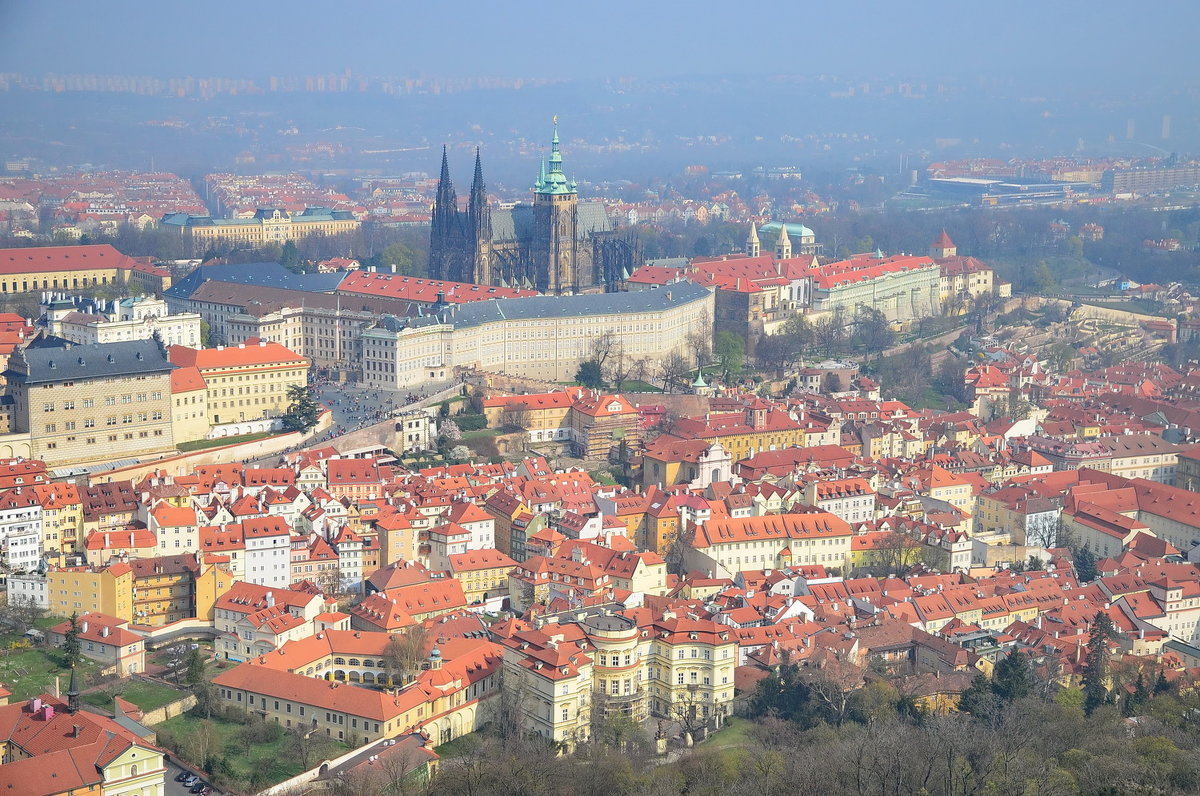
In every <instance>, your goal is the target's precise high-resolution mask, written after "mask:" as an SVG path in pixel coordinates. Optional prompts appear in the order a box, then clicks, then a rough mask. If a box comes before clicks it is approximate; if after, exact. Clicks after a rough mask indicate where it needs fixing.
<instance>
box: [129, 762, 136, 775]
mask: <svg viewBox="0 0 1200 796" xmlns="http://www.w3.org/2000/svg"><path fill="white" fill-rule="evenodd" d="M129 776H131V777H136V776H137V763H134V764H133V765H131V766H130V767H129Z"/></svg>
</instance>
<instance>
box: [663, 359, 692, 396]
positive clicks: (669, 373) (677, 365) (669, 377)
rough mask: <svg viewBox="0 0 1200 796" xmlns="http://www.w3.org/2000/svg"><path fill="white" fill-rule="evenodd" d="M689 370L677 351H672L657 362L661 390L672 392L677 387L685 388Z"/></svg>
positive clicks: (685, 361)
mask: <svg viewBox="0 0 1200 796" xmlns="http://www.w3.org/2000/svg"><path fill="white" fill-rule="evenodd" d="M690 370H691V368H689V367H688V363H687V360H686V359H684V357H683V354H680V353H679V352H678V351H672V352H671V353H669V354H667V355H666V356H665V357H663V358H662V359H660V360H659V361H658V377H659V379H660V380H661V381H662V385H663V389H664V390H665V391H667V392H674V391H675V389H676V388H677V387H685V386H687V375H688V372H689V371H690Z"/></svg>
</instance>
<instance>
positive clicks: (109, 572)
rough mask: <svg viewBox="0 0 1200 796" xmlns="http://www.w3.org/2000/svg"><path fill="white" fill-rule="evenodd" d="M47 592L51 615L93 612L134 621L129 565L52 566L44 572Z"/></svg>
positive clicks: (131, 570) (131, 575)
mask: <svg viewBox="0 0 1200 796" xmlns="http://www.w3.org/2000/svg"><path fill="white" fill-rule="evenodd" d="M46 592H47V600H48V602H49V606H50V608H49V611H50V615H51V616H71V615H72V614H81V613H83V612H84V611H95V612H97V613H101V614H108V615H109V616H115V617H117V618H118V619H124V620H125V621H127V622H132V621H134V616H133V568H132V567H130V566H129V565H128V564H113V565H112V566H110V567H62V568H58V567H56V568H52V569H50V571H49V572H47V573H46Z"/></svg>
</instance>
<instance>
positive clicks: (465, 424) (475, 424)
mask: <svg viewBox="0 0 1200 796" xmlns="http://www.w3.org/2000/svg"><path fill="white" fill-rule="evenodd" d="M454 422H455V424H456V425H457V426H458V430H459V431H479V430H480V429H484V428H487V424H488V422H487V418H486V417H485V416H483V415H459V416H458V417H456V418H455V419H454Z"/></svg>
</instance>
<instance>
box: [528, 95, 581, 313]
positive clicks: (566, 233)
mask: <svg viewBox="0 0 1200 796" xmlns="http://www.w3.org/2000/svg"><path fill="white" fill-rule="evenodd" d="M578 227H579V193H578V191H577V190H576V188H575V182H574V181H573V180H568V179H567V175H566V174H565V173H564V172H563V167H562V153H561V152H559V149H558V117H557V116H555V117H554V137H553V138H552V139H551V141H550V159H549V161H548V163H547V162H543V163H542V168H541V173H540V174H539V175H538V179H537V182H535V183H534V186H533V241H532V247H531V248H532V251H531V255H532V260H533V267H534V273H535V274H536V278H537V288H538V290H541V291H543V292H546V293H554V294H558V295H561V294H564V293H577V292H579V290H580V289H582V288H584V287H588V286H589V285H590V280H588V281H586V282H585V280H583V278H582V277H581V274H580V269H579V251H578V249H579V238H578V234H577V231H578Z"/></svg>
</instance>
